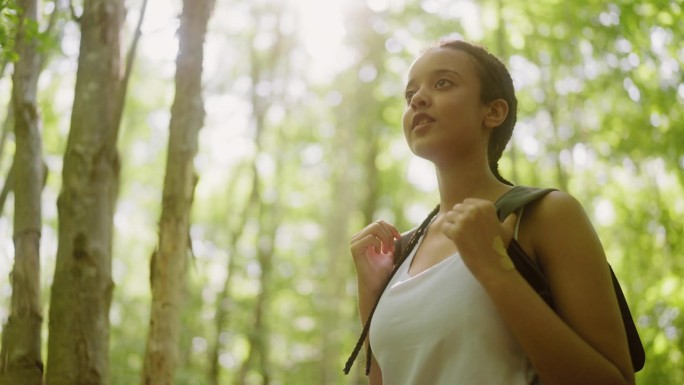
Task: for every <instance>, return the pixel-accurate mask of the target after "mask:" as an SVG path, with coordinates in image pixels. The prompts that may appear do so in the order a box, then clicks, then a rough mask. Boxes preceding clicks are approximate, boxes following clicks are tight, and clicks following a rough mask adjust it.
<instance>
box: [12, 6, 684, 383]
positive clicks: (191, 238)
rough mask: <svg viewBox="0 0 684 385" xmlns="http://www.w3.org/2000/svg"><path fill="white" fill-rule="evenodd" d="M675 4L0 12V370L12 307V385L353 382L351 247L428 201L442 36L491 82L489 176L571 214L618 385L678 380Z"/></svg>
mask: <svg viewBox="0 0 684 385" xmlns="http://www.w3.org/2000/svg"><path fill="white" fill-rule="evenodd" d="M683 7H684V6H682V4H681V2H679V1H676V0H649V1H642V2H635V1H630V0H616V1H609V2H606V1H598V0H578V1H558V0H539V1H534V2H529V1H522V0H510V1H502V0H457V1H453V0H452V1H449V0H401V1H389V0H365V1H364V0H330V1H317V0H259V1H252V0H250V1H248V0H235V1H216V2H215V1H214V0H201V1H200V0H195V1H192V0H184V1H181V0H173V1H168V0H166V1H150V2H148V1H147V0H128V1H124V0H111V1H109V2H108V1H105V0H78V1H74V0H72V1H69V0H54V1H51V0H42V1H37V0H0V45H1V46H0V130H2V131H1V132H0V186H1V187H2V192H1V193H0V332H2V335H3V353H2V355H3V357H5V355H6V354H8V351H11V350H7V349H9V348H7V347H6V346H9V345H10V342H6V341H14V339H13V338H14V337H11V336H14V335H15V333H17V332H15V331H12V330H13V329H12V328H13V327H16V325H17V324H18V323H21V322H17V321H16V320H19V319H23V318H20V317H19V315H21V314H23V316H25V317H27V318H26V320H29V321H30V322H29V321H27V322H28V323H25V325H29V324H30V325H31V328H32V329H30V330H31V331H30V332H29V331H27V332H26V333H29V334H31V335H32V339H31V340H30V341H31V342H30V343H28V345H22V346H30V347H31V348H30V349H29V348H27V349H26V350H30V354H32V355H33V356H32V357H33V359H34V360H35V361H36V362H38V363H39V364H40V365H38V364H35V363H34V364H35V365H34V367H35V368H38V367H40V370H38V369H35V370H33V371H31V373H33V374H31V376H33V377H32V378H34V381H33V382H30V381H27V382H24V383H26V384H29V383H30V384H35V383H41V382H40V381H42V379H41V378H42V377H43V376H46V377H45V378H46V379H47V382H46V383H51V384H61V383H64V384H66V383H69V382H68V381H67V380H64V379H69V378H74V377H73V376H77V375H78V374H75V373H78V372H72V371H77V370H78V369H77V368H78V367H79V365H81V366H82V367H88V368H90V373H96V375H95V374H93V378H92V379H91V380H92V382H87V383H89V384H113V385H124V384H135V383H140V382H141V378H143V377H144V378H148V376H152V374H154V372H153V370H154V369H153V368H155V367H163V368H166V369H165V370H167V372H166V373H165V374H164V376H165V377H164V378H168V379H169V381H174V383H176V384H317V385H318V384H363V383H366V382H365V381H366V380H365V376H364V375H363V373H362V368H355V371H354V372H353V373H352V374H351V375H349V376H344V375H343V374H342V367H343V365H344V362H345V360H346V358H347V356H348V354H349V353H350V352H351V349H352V348H353V345H354V343H355V342H356V338H357V336H358V333H359V332H360V329H361V326H360V324H359V320H358V315H357V304H356V280H355V276H354V269H353V265H352V262H351V257H350V254H349V240H350V238H351V236H352V234H354V233H355V232H356V231H358V230H359V229H361V228H362V227H363V226H365V225H366V224H367V223H369V222H371V221H373V220H376V219H379V218H383V219H385V220H387V221H390V222H392V223H394V224H395V225H396V226H397V227H398V228H399V229H400V230H402V231H405V230H408V229H410V228H412V227H414V226H416V225H417V224H418V223H419V222H420V221H421V220H422V219H423V218H424V217H425V216H426V215H427V213H428V212H429V211H430V210H431V209H432V207H434V205H435V204H436V203H437V202H438V197H437V191H436V187H437V184H436V183H437V182H436V180H435V177H434V172H433V170H432V167H431V165H429V164H428V163H426V162H425V161H423V160H420V159H418V158H416V157H414V156H413V155H412V154H411V152H410V150H409V149H408V148H407V146H406V144H405V141H404V136H403V132H402V129H401V115H402V110H403V108H404V100H403V95H402V94H403V90H404V85H405V84H404V83H405V77H406V72H407V70H408V67H409V66H410V64H411V62H412V60H413V58H414V57H415V56H416V55H417V54H419V53H420V52H421V51H422V50H424V49H425V48H427V47H429V46H430V45H432V44H434V43H435V42H437V41H439V40H440V39H446V38H450V39H454V38H457V39H464V40H467V41H470V42H473V43H476V44H480V45H483V46H485V47H487V48H488V49H489V50H490V51H491V52H492V53H494V54H495V55H497V56H498V57H500V58H501V59H502V60H503V61H504V62H505V63H506V65H507V66H508V68H509V70H510V72H511V74H512V77H513V80H514V84H515V87H516V92H517V97H518V101H519V106H518V123H517V125H516V128H515V130H514V134H513V138H512V140H511V142H510V144H509V146H508V148H507V150H506V151H505V152H504V156H503V158H502V160H501V163H500V170H501V173H502V175H503V176H504V177H505V178H507V179H509V180H511V181H513V182H514V183H515V184H520V185H531V186H542V187H554V188H558V189H561V190H564V191H567V192H569V193H571V194H572V195H573V196H575V197H576V198H577V199H578V200H579V201H580V202H581V203H582V205H583V206H584V208H585V210H586V211H587V213H588V215H589V217H590V218H591V220H592V222H593V224H594V226H595V228H596V231H597V233H598V234H599V237H600V238H601V241H602V244H603V246H604V248H605V251H606V256H607V258H608V261H609V262H610V264H611V265H612V266H613V268H614V270H615V272H616V274H617V276H618V277H619V279H620V282H621V285H622V288H623V290H624V292H625V295H626V297H627V300H628V302H629V304H630V308H631V310H632V314H633V316H634V318H635V322H636V324H637V327H638V329H639V332H640V334H641V338H642V341H643V342H644V346H645V349H646V356H647V360H646V366H645V368H644V369H643V370H642V371H641V372H639V373H638V374H637V377H636V378H637V383H639V384H641V385H649V384H652V385H655V384H678V383H684V356H683V354H684V314H682V310H683V309H684V259H682V258H681V255H682V254H684V223H683V222H682V221H681V218H682V217H684V109H683V108H682V106H684V74H683V70H682V64H684V45H682V43H681V41H682V39H684V14H683ZM17 90H21V92H19V91H17ZM17 100H20V101H17ZM17 112H19V113H18V114H17ZM22 269H25V270H22ZM22 272H26V273H22ZM24 277H26V278H24ZM22 282H23V283H22ZM24 284H25V285H26V286H21V287H20V289H17V287H18V286H17V285H24ZM162 304H171V305H169V306H163V305H162ZM13 317H14V318H13ZM17 317H19V318H17ZM13 320H15V321H13ZM12 325H14V326H12ZM69 325H71V326H69ZM92 325H97V326H92ZM22 330H23V329H22ZM27 330H28V329H27ZM77 331H78V332H79V333H80V332H81V331H82V337H75V335H77V334H78V333H77ZM17 338H19V337H17ZM79 338H82V340H80V339H79ZM85 341H87V343H86V342H85ZM163 341H166V342H167V343H168V346H164V347H161V348H160V347H159V346H161V345H160V344H162V342H163ZM58 346H62V349H64V351H78V349H80V347H82V346H88V349H91V350H88V351H87V352H80V351H79V354H78V355H77V356H75V357H74V358H73V360H71V359H64V358H61V357H62V356H63V354H62V353H61V352H62V351H60V350H59V349H60V348H59V347H58ZM83 349H85V348H83ZM24 353H25V352H24ZM24 353H22V354H24ZM10 356H11V354H10ZM83 357H87V358H83ZM62 360H63V361H62ZM79 360H85V361H87V363H83V362H85V361H79ZM51 361H52V362H51ZM360 361H361V360H360ZM43 365H44V366H45V367H46V371H45V374H43V369H42V368H43ZM155 365H157V366H155ZM359 366H363V365H359ZM8 367H9V366H0V385H4V384H10V383H11V384H15V383H16V382H12V381H13V380H12V378H19V377H8V376H9V374H4V373H5V372H4V371H7V370H9V369H8ZM8 373H9V372H8ZM36 373H37V374H36ZM3 376H4V377H3ZM17 376H19V375H18V374H17ZM27 376H28V375H27ZM51 376H52V380H51ZM70 376H71V377H70ZM160 376H161V375H160ZM27 378H28V377H27ZM159 378H161V377H159ZM3 381H4V382H3ZM36 381H37V382H36ZM60 381H66V382H60ZM150 383H151V382H150ZM156 383H160V384H161V383H163V382H162V381H161V380H159V382H156Z"/></svg>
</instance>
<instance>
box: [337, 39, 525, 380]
mask: <svg viewBox="0 0 684 385" xmlns="http://www.w3.org/2000/svg"><path fill="white" fill-rule="evenodd" d="M435 48H450V49H455V50H458V51H463V52H465V53H467V54H468V55H469V56H470V58H471V60H472V61H473V64H474V66H475V70H476V72H477V75H478V77H479V79H480V89H481V90H480V101H481V102H482V103H490V102H492V101H494V100H496V99H503V100H504V101H505V102H506V103H507V104H508V115H506V118H505V119H504V121H503V123H501V125H499V126H497V127H495V128H494V130H492V133H491V134H490V136H489V144H488V147H487V159H488V162H489V169H490V170H491V171H492V173H493V174H494V176H495V177H496V178H497V179H498V180H499V181H501V182H502V183H505V184H508V185H513V184H512V183H511V182H509V181H508V180H506V179H504V178H503V177H502V176H501V174H500V173H499V159H500V158H501V155H502V154H503V151H504V149H505V148H506V145H507V144H508V141H509V140H510V139H511V135H512V134H513V127H514V126H515V122H516V119H517V110H518V100H517V98H516V97H515V89H514V87H513V80H512V78H511V75H510V73H509V72H508V70H507V69H506V66H505V65H504V64H503V63H502V62H501V61H500V60H499V59H498V58H497V57H496V56H494V55H492V54H491V53H489V52H488V51H487V50H486V49H485V48H483V47H480V46H476V45H473V44H470V43H466V42H464V41H461V40H446V41H442V42H440V43H438V44H437V45H436V46H435ZM438 212H439V205H438V206H437V207H435V209H434V210H432V212H431V213H430V214H429V215H428V216H427V218H425V220H424V221H423V223H421V224H420V226H418V228H417V230H416V231H415V232H414V233H413V236H411V239H410V240H409V242H408V245H407V246H406V248H405V249H404V250H401V255H400V256H399V257H398V258H396V256H395V264H394V268H393V269H392V272H391V273H390V275H389V277H388V278H387V281H386V282H385V284H384V285H383V287H382V290H381V291H380V295H378V298H377V299H376V300H375V304H374V305H373V308H372V309H371V312H370V314H369V315H368V319H367V320H366V323H365V325H364V326H363V331H362V332H361V336H360V337H359V340H358V341H357V342H356V346H355V347H354V350H353V352H352V354H351V355H350V357H349V359H348V360H347V363H346V365H345V367H344V373H345V374H349V371H350V370H351V367H352V365H353V364H354V361H355V360H356V357H357V356H358V355H359V352H360V351H361V347H363V343H364V342H365V341H366V338H367V337H368V331H369V329H370V323H371V320H372V318H373V314H374V313H375V309H376V308H377V307H378V303H379V302H380V297H381V296H382V293H383V292H384V291H385V289H386V288H387V285H389V282H390V281H391V280H392V278H393V277H394V275H395V274H396V273H397V271H398V270H399V267H401V265H402V264H403V263H404V262H405V261H406V258H408V256H409V255H410V254H411V251H412V250H413V248H414V247H415V246H416V244H417V243H418V241H419V240H420V238H421V237H422V236H423V235H424V234H425V232H426V231H427V228H428V226H429V225H430V222H432V219H433V218H434V217H435V215H437V213H438ZM371 357H372V351H371V347H370V343H369V344H368V348H367V351H366V375H368V374H370V368H371Z"/></svg>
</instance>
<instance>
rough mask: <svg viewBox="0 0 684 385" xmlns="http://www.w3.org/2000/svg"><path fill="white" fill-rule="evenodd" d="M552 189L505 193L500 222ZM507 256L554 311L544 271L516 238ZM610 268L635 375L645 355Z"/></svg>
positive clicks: (522, 188) (499, 206)
mask: <svg viewBox="0 0 684 385" xmlns="http://www.w3.org/2000/svg"><path fill="white" fill-rule="evenodd" d="M553 190H554V189H538V188H534V187H526V186H516V187H514V188H513V189H511V190H510V191H508V193H506V194H504V195H503V196H502V197H501V198H499V200H498V201H497V202H496V204H495V206H496V208H497V215H498V217H499V220H500V221H503V220H504V219H505V218H506V217H508V215H510V214H511V213H512V212H515V211H518V210H519V209H521V208H522V207H524V206H525V205H527V204H529V203H531V202H534V201H536V200H537V199H540V198H541V197H543V196H545V195H546V194H548V193H549V192H551V191H553ZM508 254H509V256H510V257H511V260H512V261H513V264H514V265H515V267H516V269H517V270H518V271H519V272H520V274H521V275H522V276H523V278H525V280H526V281H527V283H529V284H530V286H532V288H533V289H534V291H536V292H537V293H538V294H539V295H540V296H541V297H542V298H543V299H544V301H545V302H546V303H547V304H548V305H549V306H550V307H551V308H554V302H553V296H552V295H551V288H550V285H549V282H548V280H547V279H546V276H545V274H544V272H543V270H542V269H541V268H540V267H539V265H537V264H536V263H535V262H534V261H533V260H532V259H531V258H530V257H529V256H528V255H527V253H525V251H524V250H523V249H522V247H520V244H519V243H518V241H517V240H516V239H511V243H510V244H509V246H508ZM609 268H610V277H611V280H612V282H613V289H614V291H615V296H616V298H617V301H618V305H619V307H620V314H621V316H622V323H623V324H624V326H625V331H626V332H627V344H628V345H629V354H630V358H631V359H632V367H633V369H634V371H635V372H638V371H639V370H641V369H642V368H643V367H644V362H645V361H646V354H645V352H644V347H643V345H642V343H641V338H640V337H639V333H638V331H637V329H636V325H635V324H634V320H633V318H632V314H631V312H630V311H629V305H628V304H627V300H626V299H625V296H624V294H623V293H622V288H621V287H620V283H619V282H618V280H617V277H616V276H615V273H614V272H613V268H612V267H610V265H609Z"/></svg>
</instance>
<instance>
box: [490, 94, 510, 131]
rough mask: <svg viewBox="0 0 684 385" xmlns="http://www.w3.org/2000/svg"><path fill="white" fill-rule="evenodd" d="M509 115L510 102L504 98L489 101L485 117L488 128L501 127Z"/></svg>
mask: <svg viewBox="0 0 684 385" xmlns="http://www.w3.org/2000/svg"><path fill="white" fill-rule="evenodd" d="M506 116H508V103H506V101H505V100H503V99H496V100H494V101H493V102H491V103H489V105H488V106H487V111H486V114H485V118H484V125H485V127H487V128H495V127H499V126H500V125H501V124H502V123H503V122H504V120H506Z"/></svg>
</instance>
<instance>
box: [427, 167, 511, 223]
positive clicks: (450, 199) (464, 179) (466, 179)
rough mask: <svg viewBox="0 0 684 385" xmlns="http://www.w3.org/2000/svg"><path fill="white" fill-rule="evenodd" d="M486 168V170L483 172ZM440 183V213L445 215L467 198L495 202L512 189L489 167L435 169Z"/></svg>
mask: <svg viewBox="0 0 684 385" xmlns="http://www.w3.org/2000/svg"><path fill="white" fill-rule="evenodd" d="M483 168H484V170H483ZM435 170H436V173H437V181H438V183H439V196H440V212H442V213H444V212H446V211H448V210H451V208H452V207H453V206H454V205H455V204H457V203H461V202H463V200H464V199H466V198H479V199H487V200H490V201H492V202H493V201H495V200H496V199H498V198H499V197H500V196H501V195H502V194H504V193H505V192H506V191H508V190H509V189H510V188H511V187H510V186H509V185H507V184H504V183H502V182H501V181H499V180H498V179H496V177H495V176H494V174H493V173H492V172H491V170H490V169H489V166H488V165H485V166H484V167H482V165H462V166H460V167H453V166H452V167H448V168H444V167H438V166H437V167H435Z"/></svg>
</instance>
